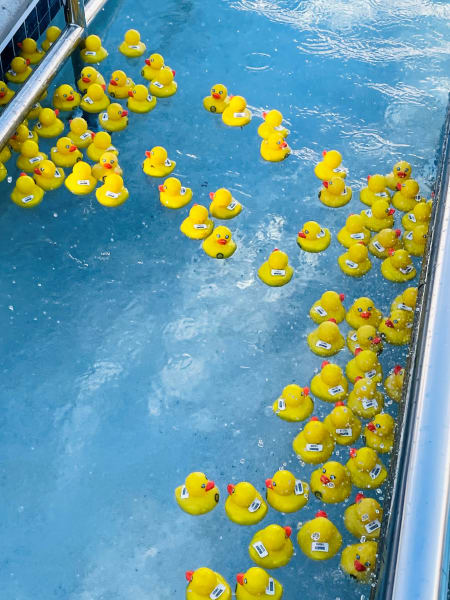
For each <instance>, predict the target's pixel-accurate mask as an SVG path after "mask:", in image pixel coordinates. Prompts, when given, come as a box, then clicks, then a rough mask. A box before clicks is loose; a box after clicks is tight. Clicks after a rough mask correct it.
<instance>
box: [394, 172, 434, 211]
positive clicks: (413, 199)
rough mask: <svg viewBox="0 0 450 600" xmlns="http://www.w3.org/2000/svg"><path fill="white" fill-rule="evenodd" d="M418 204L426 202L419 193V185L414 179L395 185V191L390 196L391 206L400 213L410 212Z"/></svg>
mask: <svg viewBox="0 0 450 600" xmlns="http://www.w3.org/2000/svg"><path fill="white" fill-rule="evenodd" d="M418 202H426V200H425V198H423V197H422V196H421V195H420V193H419V184H418V183H417V181H415V180H414V179H408V180H407V181H404V182H403V183H398V184H397V191H396V192H395V194H394V195H393V196H392V204H393V206H395V208H396V209H397V210H400V211H401V212H410V211H411V210H414V207H415V206H416V204H417V203H418Z"/></svg>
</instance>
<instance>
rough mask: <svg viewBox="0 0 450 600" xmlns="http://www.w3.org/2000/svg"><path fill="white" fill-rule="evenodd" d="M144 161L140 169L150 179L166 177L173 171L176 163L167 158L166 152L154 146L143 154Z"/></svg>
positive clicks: (160, 147)
mask: <svg viewBox="0 0 450 600" xmlns="http://www.w3.org/2000/svg"><path fill="white" fill-rule="evenodd" d="M145 156H146V159H145V160H144V162H143V164H142V169H143V171H144V173H145V174H146V175H150V176H151V177H166V176H167V175H169V173H172V171H173V170H174V169H175V166H176V164H177V163H176V162H175V161H174V160H170V159H169V158H168V157H167V150H166V149H165V148H163V147H162V146H155V147H154V148H152V149H151V150H147V151H146V153H145Z"/></svg>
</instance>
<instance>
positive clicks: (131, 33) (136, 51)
mask: <svg viewBox="0 0 450 600" xmlns="http://www.w3.org/2000/svg"><path fill="white" fill-rule="evenodd" d="M146 49H147V46H146V45H145V44H144V42H141V34H140V33H139V31H137V30H136V29H129V30H128V31H126V32H125V35H124V38H123V42H122V43H121V44H120V46H119V52H121V53H122V54H124V55H125V56H128V57H129V58H136V57H137V56H142V55H143V54H144V52H145V51H146ZM116 97H117V96H116Z"/></svg>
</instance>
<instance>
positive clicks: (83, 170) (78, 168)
mask: <svg viewBox="0 0 450 600" xmlns="http://www.w3.org/2000/svg"><path fill="white" fill-rule="evenodd" d="M72 173H73V175H74V176H75V177H76V178H77V179H89V178H90V177H91V176H92V169H91V165H90V164H88V163H87V162H83V161H82V160H80V161H79V162H77V163H75V164H74V165H73V168H72Z"/></svg>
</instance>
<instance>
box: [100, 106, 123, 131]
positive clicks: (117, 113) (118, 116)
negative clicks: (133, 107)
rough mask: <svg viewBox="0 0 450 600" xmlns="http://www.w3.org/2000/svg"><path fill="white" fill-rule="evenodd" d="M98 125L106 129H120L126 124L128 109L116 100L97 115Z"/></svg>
mask: <svg viewBox="0 0 450 600" xmlns="http://www.w3.org/2000/svg"><path fill="white" fill-rule="evenodd" d="M98 122H99V125H100V127H103V129H106V130H107V131H122V130H123V129H125V127H126V126H127V125H128V111H127V110H123V108H122V106H121V105H120V104H118V103H116V102H114V103H113V104H110V105H109V106H108V108H107V109H106V111H105V112H102V113H100V114H99V115H98Z"/></svg>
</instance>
